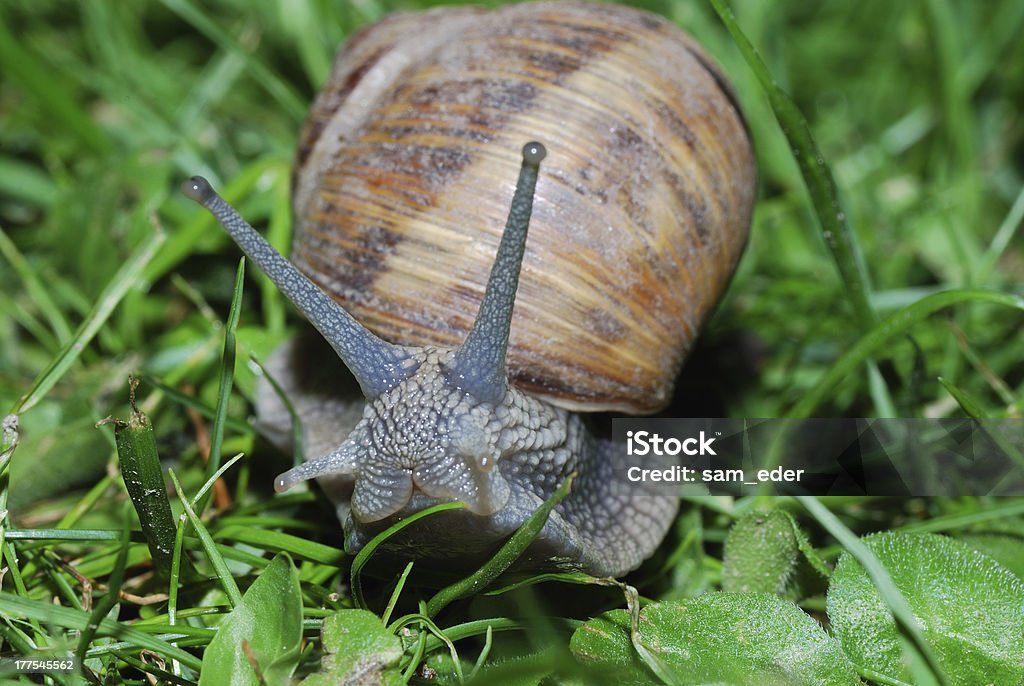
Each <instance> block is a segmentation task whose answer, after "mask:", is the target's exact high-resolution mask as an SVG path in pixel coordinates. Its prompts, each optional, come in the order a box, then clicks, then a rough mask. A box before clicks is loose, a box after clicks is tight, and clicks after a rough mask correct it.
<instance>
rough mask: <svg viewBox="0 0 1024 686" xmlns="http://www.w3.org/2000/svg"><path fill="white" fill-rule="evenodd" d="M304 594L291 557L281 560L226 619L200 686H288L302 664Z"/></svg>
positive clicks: (282, 556) (274, 562)
mask: <svg viewBox="0 0 1024 686" xmlns="http://www.w3.org/2000/svg"><path fill="white" fill-rule="evenodd" d="M301 639H302V594H301V592H300V590H299V576H298V573H297V572H296V571H295V567H294V566H293V565H292V561H291V558H289V557H288V555H287V554H285V553H281V554H279V555H277V556H276V557H275V558H274V559H273V560H271V562H270V564H269V565H267V568H266V569H264V570H263V573H262V574H260V576H259V578H258V579H256V581H255V582H254V583H253V585H252V586H250V587H249V590H247V591H246V592H245V594H244V595H243V596H242V602H241V603H240V604H239V605H238V606H237V607H235V609H234V610H232V611H231V613H230V614H229V615H228V616H227V618H225V620H224V621H223V622H222V623H221V625H220V627H219V628H218V629H217V635H216V636H214V637H213V640H212V641H210V645H209V646H208V647H207V648H206V652H205V654H204V655H203V671H202V676H201V677H200V679H199V683H200V686H205V685H207V684H209V685H211V686H212V685H217V686H223V685H224V684H232V685H233V686H234V685H237V686H241V685H242V684H259V683H261V682H260V676H259V675H257V673H256V670H255V669H254V668H253V663H255V665H256V667H258V669H259V672H260V675H262V678H263V680H264V683H267V684H284V683H288V678H289V677H290V676H291V673H292V672H293V671H294V670H295V666H296V664H298V660H299V641H300V640H301Z"/></svg>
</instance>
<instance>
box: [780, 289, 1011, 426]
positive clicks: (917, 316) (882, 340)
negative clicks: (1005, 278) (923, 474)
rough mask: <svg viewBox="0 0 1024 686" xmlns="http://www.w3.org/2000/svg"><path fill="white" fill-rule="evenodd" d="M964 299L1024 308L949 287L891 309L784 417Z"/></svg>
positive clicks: (1001, 296)
mask: <svg viewBox="0 0 1024 686" xmlns="http://www.w3.org/2000/svg"><path fill="white" fill-rule="evenodd" d="M967 301H973V302H987V303H992V304H995V305H1004V306H1006V307H1013V308H1016V309H1018V310H1024V298H1022V297H1019V296H1015V295H1009V294H1006V293H994V292H992V291H982V290H967V289H962V290H951V291H943V292H942V293H936V294H935V295H930V296H927V297H925V298H922V299H921V300H918V301H917V302H916V303H914V304H913V305H910V306H908V307H905V308H903V309H902V310H899V311H897V312H894V313H892V314H891V315H889V316H888V317H886V318H885V319H884V320H882V321H881V322H880V323H879V324H878V325H877V326H875V327H874V328H873V329H871V330H870V331H869V332H868V333H867V334H865V335H864V336H863V337H861V339H860V340H858V341H857V342H856V343H855V344H853V345H852V346H851V347H850V348H849V349H848V350H847V351H846V352H845V353H843V355H842V356H841V357H840V358H839V359H838V360H836V361H835V363H834V364H833V365H832V367H830V368H829V370H828V371H827V372H825V375H824V376H823V377H822V378H821V379H820V380H819V381H818V383H817V384H815V385H814V386H813V387H812V388H811V389H810V390H809V391H808V392H807V393H806V394H804V397H803V398H801V399H800V401H799V402H798V403H796V405H794V406H793V407H792V408H790V410H789V412H787V413H786V417H790V418H794V417H809V416H810V415H811V413H812V412H814V410H815V409H816V408H817V407H818V405H819V404H821V402H822V401H823V400H824V399H825V396H826V395H827V394H828V393H829V392H830V391H831V390H832V389H833V388H834V387H835V385H836V384H838V383H839V382H840V381H842V380H843V379H844V378H846V377H847V376H849V375H850V374H852V373H853V371H854V370H855V369H856V368H857V367H858V366H859V365H860V364H861V363H863V362H864V361H865V360H867V359H868V358H869V357H870V356H871V355H873V354H874V353H876V352H878V351H879V350H881V349H882V347H883V346H885V345H886V344H887V343H889V342H890V341H891V340H892V339H893V338H895V337H896V336H900V335H902V334H905V333H906V332H907V331H908V330H909V329H910V328H911V327H912V326H913V325H914V324H916V323H918V322H920V321H921V320H923V319H924V318H925V317H927V316H928V315H930V314H932V313H933V312H936V311H937V310H941V309H942V308H944V307H949V306H950V305H955V304H956V303H960V302H967Z"/></svg>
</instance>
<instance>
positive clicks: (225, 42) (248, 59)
mask: <svg viewBox="0 0 1024 686" xmlns="http://www.w3.org/2000/svg"><path fill="white" fill-rule="evenodd" d="M161 2H162V4H163V5H164V7H166V8H167V9H169V10H171V11H172V12H174V13H175V14H177V15H178V16H179V17H181V18H182V19H184V20H185V21H187V22H188V23H190V24H191V25H192V26H194V27H195V28H196V30H198V31H199V33H201V34H203V35H204V36H206V37H207V38H208V39H209V40H210V41H211V42H213V43H214V44H215V45H217V46H218V47H219V48H220V49H221V50H224V51H225V52H231V53H238V54H241V55H244V57H245V63H246V67H247V68H248V69H249V71H250V72H251V73H252V75H253V78H254V79H255V80H256V81H257V82H258V83H260V84H262V85H263V87H264V88H265V89H266V90H267V93H268V94H269V95H270V97H271V98H273V99H274V100H276V101H277V103H278V104H279V105H281V108H282V109H283V110H284V111H285V112H287V113H288V115H289V116H290V117H291V119H292V121H294V122H296V123H298V122H301V121H302V120H303V119H304V118H305V117H306V109H307V108H306V103H305V101H304V100H303V98H302V97H301V96H299V94H298V93H296V92H295V89H294V88H292V87H291V86H290V85H288V83H287V82H286V81H285V80H284V79H282V78H281V77H280V76H279V75H278V74H276V73H275V72H273V71H272V70H271V69H269V68H268V67H267V65H265V64H264V63H263V61H262V60H261V59H260V58H259V57H258V56H256V55H254V54H253V53H252V52H250V51H248V50H246V49H245V48H244V47H242V45H241V44H240V43H239V42H238V40H237V39H236V38H235V37H234V36H232V35H231V34H230V33H228V32H227V31H224V30H223V29H222V28H221V27H220V26H218V25H217V23H216V22H214V21H213V20H211V19H210V18H209V17H207V16H206V15H205V14H204V13H203V11H202V10H201V9H200V8H198V7H196V6H195V5H194V4H193V3H191V2H189V1H188V0H161Z"/></svg>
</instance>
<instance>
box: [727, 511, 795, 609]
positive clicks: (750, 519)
mask: <svg viewBox="0 0 1024 686" xmlns="http://www.w3.org/2000/svg"><path fill="white" fill-rule="evenodd" d="M799 557H800V550H799V548H798V547H797V540H796V535H795V534H794V532H793V524H792V521H791V518H790V516H789V515H788V514H787V513H785V512H783V511H782V510H772V511H770V512H760V511H752V512H748V513H747V514H746V515H744V516H743V517H741V518H740V519H739V521H737V522H736V524H734V525H733V527H732V529H731V530H730V531H729V536H728V538H726V539H725V557H724V560H723V564H722V590H725V591H730V592H738V593H781V592H782V591H783V590H784V589H785V587H786V584H787V583H788V581H789V579H790V576H791V574H792V573H793V570H794V569H795V568H796V563H797V560H798V559H799Z"/></svg>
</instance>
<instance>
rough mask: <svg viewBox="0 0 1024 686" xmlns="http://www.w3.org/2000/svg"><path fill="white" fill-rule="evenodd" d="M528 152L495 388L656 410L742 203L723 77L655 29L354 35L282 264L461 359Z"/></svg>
mask: <svg viewBox="0 0 1024 686" xmlns="http://www.w3.org/2000/svg"><path fill="white" fill-rule="evenodd" d="M533 139H536V140H540V141H542V142H543V143H544V144H545V145H546V146H547V149H548V151H549V156H548V158H547V160H546V161H545V167H544V173H543V174H542V176H541V179H540V182H539V185H538V187H537V191H536V203H535V206H534V211H533V219H532V222H531V224H530V238H529V242H528V244H527V248H526V256H525V259H524V262H523V268H522V275H521V280H520V283H519V290H518V294H517V300H516V305H515V311H514V312H515V314H514V318H513V321H512V330H511V343H510V347H509V351H508V367H509V377H510V379H511V381H512V383H513V384H514V385H515V386H517V387H518V388H520V389H522V390H524V391H526V392H528V393H531V394H533V395H536V396H539V397H543V398H545V399H547V400H549V401H550V402H552V403H554V404H556V405H560V406H563V407H567V408H570V409H578V410H585V411H596V410H616V411H621V412H627V413H648V412H652V411H655V410H657V409H659V408H660V407H662V406H663V405H664V404H665V403H666V402H667V401H668V399H669V397H670V395H671V392H672V384H673V382H674V380H675V377H676V375H677V372H678V370H679V368H680V365H681V364H682V361H683V358H684V357H685V355H686V353H687V351H688V349H689V347H690V345H691V344H692V342H693V340H694V338H695V337H696V336H697V333H698V331H699V330H700V328H701V325H702V324H703V322H704V321H705V320H706V319H707V317H708V315H709V314H710V312H711V310H712V309H713V308H714V306H715V304H716V302H717V301H718V299H719V297H720V296H721V294H722V291H723V290H724V288H725V287H726V285H727V283H728V280H729V278H730V276H731V274H732V272H733V270H734V268H735V265H736V262H737V260H738V259H739V256H740V253H741V251H742V249H743V246H744V243H745V241H746V236H747V231H748V227H749V223H750V216H751V211H752V206H753V201H754V194H755V185H756V170H755V164H754V160H753V153H752V148H751V143H750V140H749V137H748V132H747V130H746V128H745V125H744V122H743V120H742V117H741V114H740V112H739V110H738V108H737V105H736V102H735V100H734V98H733V97H732V95H731V93H730V89H729V87H728V85H727V84H726V82H725V79H724V77H723V75H722V73H721V71H720V70H719V68H718V67H717V66H716V65H715V64H714V63H713V61H712V60H711V59H710V58H709V57H708V56H707V55H706V54H705V53H704V51H703V50H702V49H701V48H700V47H699V46H698V45H697V44H696V43H695V42H694V41H693V40H692V39H691V38H690V37H689V36H687V35H686V34H684V33H683V32H682V31H680V30H679V29H678V28H676V27H675V26H674V25H672V24H671V23H669V22H668V21H666V20H664V19H662V18H660V17H656V16H654V15H651V14H648V13H645V12H641V11H637V10H633V9H629V8H625V7H620V6H615V5H596V4H582V3H536V4H523V5H514V6H509V7H505V8H502V9H499V10H493V11H487V10H480V9H471V8H442V9H438V10H433V11H429V12H426V13H417V14H398V15H394V16H391V17H389V18H386V19H384V20H383V21H381V22H378V23H377V24H374V25H372V26H370V27H368V28H367V29H364V30H362V31H360V32H359V33H357V34H356V35H355V36H353V37H352V38H351V39H350V40H349V42H348V44H347V45H346V47H345V49H344V50H343V52H342V53H341V54H340V55H339V57H338V60H337V61H336V63H335V66H334V71H333V74H332V76H331V79H330V81H329V83H328V84H327V85H326V86H325V88H324V89H323V91H322V92H321V93H320V95H319V97H318V98H317V100H316V103H315V105H314V108H313V111H312V113H311V115H310V117H309V120H308V122H307V125H306V128H305V130H304V132H303V134H302V137H301V141H300V146H299V155H298V164H297V165H296V173H295V189H294V211H295V218H296V225H295V231H296V233H295V243H294V248H293V258H292V259H293V261H294V262H295V263H296V265H297V266H299V268H300V269H302V270H303V271H304V272H306V273H307V274H309V275H310V276H311V278H313V280H314V281H316V282H317V283H318V284H319V285H320V286H321V287H322V288H324V289H325V290H326V291H327V292H329V293H330V294H331V295H332V296H333V297H334V298H335V299H337V300H338V301H339V302H341V303H342V304H343V306H344V307H345V308H346V309H347V310H348V311H349V312H350V313H351V314H352V315H353V316H354V317H355V318H356V319H357V320H358V321H359V322H361V323H363V324H364V325H365V326H367V327H368V328H370V329H371V330H373V331H374V332H376V333H377V334H378V335H380V336H381V337H383V338H384V339H386V340H389V341H391V342H394V343H400V344H410V345H443V346H456V345H458V344H459V343H460V342H461V341H462V340H463V339H464V338H465V335H466V332H467V331H468V330H469V327H470V326H471V324H472V322H473V320H474V317H475V316H476V313H477V309H478V307H479V303H480V299H481V298H482V295H483V290H484V285H485V284H486V281H487V275H488V273H489V271H490V268H491V265H492V263H493V261H494V254H495V251H496V249H497V245H498V241H499V239H500V237H501V233H502V229H503V225H504V221H505V215H506V213H507V210H508V206H509V201H510V198H511V196H512V191H513V185H514V182H515V170H516V168H517V166H518V164H519V160H518V158H517V155H518V152H519V149H520V148H521V147H522V142H523V141H525V140H533Z"/></svg>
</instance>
